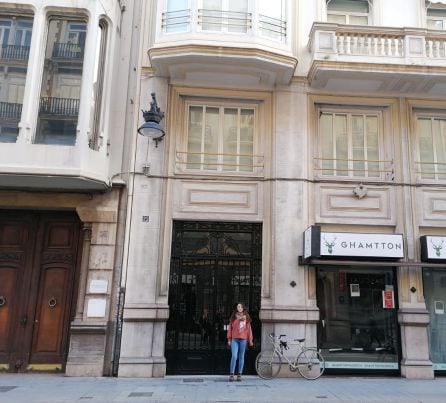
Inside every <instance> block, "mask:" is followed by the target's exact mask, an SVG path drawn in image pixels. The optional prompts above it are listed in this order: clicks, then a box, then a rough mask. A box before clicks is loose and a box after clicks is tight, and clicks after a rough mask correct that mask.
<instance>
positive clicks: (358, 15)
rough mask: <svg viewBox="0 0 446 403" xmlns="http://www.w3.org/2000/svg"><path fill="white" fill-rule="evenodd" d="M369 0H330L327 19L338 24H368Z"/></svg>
mask: <svg viewBox="0 0 446 403" xmlns="http://www.w3.org/2000/svg"><path fill="white" fill-rule="evenodd" d="M369 11H370V10H369V2H368V1H367V0H328V1H327V21H328V22H334V23H337V24H351V25H368V23H369Z"/></svg>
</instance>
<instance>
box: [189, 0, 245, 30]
mask: <svg viewBox="0 0 446 403" xmlns="http://www.w3.org/2000/svg"><path fill="white" fill-rule="evenodd" d="M201 4H202V9H200V10H199V12H198V15H199V22H200V23H201V29H202V30H203V31H223V32H237V33H246V32H247V31H248V28H250V24H251V15H250V14H249V13H248V0H201ZM200 20H201V21H200Z"/></svg>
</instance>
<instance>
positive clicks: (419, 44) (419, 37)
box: [308, 23, 446, 65]
mask: <svg viewBox="0 0 446 403" xmlns="http://www.w3.org/2000/svg"><path fill="white" fill-rule="evenodd" d="M308 46H309V49H310V51H311V52H312V53H313V55H314V58H315V59H323V60H328V59H329V60H336V58H337V60H341V61H347V60H350V61H354V59H352V57H354V56H361V57H366V58H367V61H369V62H377V63H385V62H386V61H387V62H391V63H404V64H411V65H413V64H418V63H419V64H426V58H427V59H428V60H427V62H428V64H429V59H430V60H431V61H433V62H434V64H438V63H441V64H443V63H444V59H445V58H446V34H444V33H440V32H439V31H428V30H425V29H415V28H414V29H408V28H401V29H399V28H383V27H371V26H368V27H364V26H346V25H338V24H329V23H315V24H313V28H312V30H311V33H310V40H309V43H308ZM384 59H386V60H384ZM363 60H364V59H361V61H363Z"/></svg>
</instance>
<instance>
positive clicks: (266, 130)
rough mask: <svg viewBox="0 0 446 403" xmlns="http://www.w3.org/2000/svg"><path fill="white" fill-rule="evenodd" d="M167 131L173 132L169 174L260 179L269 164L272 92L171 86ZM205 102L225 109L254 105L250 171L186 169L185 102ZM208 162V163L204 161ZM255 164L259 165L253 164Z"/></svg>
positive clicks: (187, 113)
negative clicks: (251, 166)
mask: <svg viewBox="0 0 446 403" xmlns="http://www.w3.org/2000/svg"><path fill="white" fill-rule="evenodd" d="M170 99H171V101H170V103H169V109H170V110H172V111H175V112H174V113H169V116H170V119H169V122H168V132H169V133H176V135H174V136H173V139H172V141H171V142H170V156H171V158H170V162H169V172H170V173H171V174H172V175H180V176H181V175H187V176H190V175H192V176H197V175H198V176H212V177H223V176H224V177H248V178H259V177H260V178H262V177H264V176H265V173H266V172H268V171H269V169H270V165H271V152H272V134H271V130H272V129H271V127H272V126H271V125H272V121H271V117H272V115H271V113H272V94H271V93H270V92H266V91H244V92H243V95H242V94H241V93H240V91H236V90H227V89H215V88H214V89H210V88H191V87H181V86H178V87H172V89H171V94H170ZM193 104H195V105H197V104H198V105H206V106H211V107H212V106H217V107H228V108H231V107H232V108H242V109H243V108H247V109H253V108H255V109H256V110H255V117H254V120H255V123H254V132H253V156H254V158H253V165H254V169H253V170H252V171H229V170H228V171H225V170H223V169H221V170H199V169H187V164H186V162H187V146H188V121H189V107H188V106H189V105H193ZM208 165H211V164H208ZM256 165H259V167H256Z"/></svg>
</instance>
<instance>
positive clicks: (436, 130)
mask: <svg viewBox="0 0 446 403" xmlns="http://www.w3.org/2000/svg"><path fill="white" fill-rule="evenodd" d="M416 133H417V137H418V148H419V161H418V165H419V171H418V172H419V174H420V175H421V178H422V179H446V116H445V117H442V116H426V115H424V114H418V115H417V119H416Z"/></svg>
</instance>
